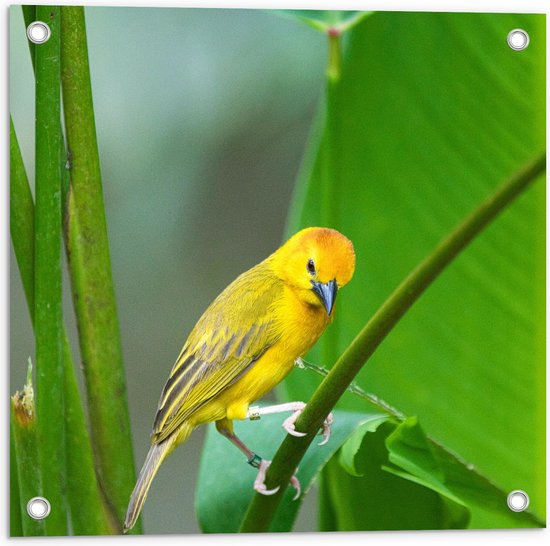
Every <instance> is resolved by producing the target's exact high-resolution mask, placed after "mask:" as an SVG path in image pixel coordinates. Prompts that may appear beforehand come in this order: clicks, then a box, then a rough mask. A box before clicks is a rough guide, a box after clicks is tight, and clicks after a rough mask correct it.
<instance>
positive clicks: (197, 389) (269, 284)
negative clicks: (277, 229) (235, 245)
mask: <svg viewBox="0 0 550 546" xmlns="http://www.w3.org/2000/svg"><path fill="white" fill-rule="evenodd" d="M260 265H261V264H260ZM282 291H283V287H282V284H281V281H279V280H278V279H277V278H276V277H274V276H272V275H268V274H266V272H265V270H264V269H262V268H261V267H259V266H256V268H253V269H251V270H249V271H248V272H247V273H245V274H243V275H241V276H240V277H238V278H237V279H236V280H235V281H234V282H233V283H232V284H230V285H229V286H228V287H227V288H226V289H225V290H224V291H223V292H222V293H221V294H220V295H219V296H218V297H217V298H216V300H214V302H213V303H212V304H211V305H210V307H209V308H208V309H207V310H206V311H205V312H204V314H203V315H202V317H201V318H200V319H199V321H198V322H197V324H196V326H195V328H193V331H192V332H191V334H190V335H189V338H188V339H187V342H186V343H185V345H184V347H183V349H182V351H181V353H180V355H179V356H178V359H177V360H176V363H175V364H174V366H173V368H172V371H171V372H170V377H169V378H168V381H167V383H166V385H165V386H164V389H163V392H162V395H161V398H160V402H159V406H158V410H157V415H156V417H155V423H154V426H153V442H161V441H163V440H165V439H166V438H168V437H169V436H170V435H171V434H172V433H173V432H174V431H175V430H177V429H178V427H179V426H180V425H181V424H182V423H183V422H184V421H185V420H187V419H188V418H189V417H190V416H191V415H193V413H194V412H195V411H197V409H199V408H200V407H201V406H202V405H203V404H205V403H206V402H208V401H209V400H211V399H212V398H213V397H214V396H215V395H217V394H218V393H220V392H221V391H222V390H224V389H225V388H227V387H229V386H230V385H231V384H233V383H234V382H235V381H236V380H237V379H239V377H240V376H241V375H242V374H243V373H245V372H246V371H247V370H248V369H249V367H250V366H252V365H253V364H254V362H256V361H257V360H258V359H259V358H260V356H261V355H262V354H263V353H264V352H265V351H266V350H267V349H268V348H269V347H270V346H271V345H273V344H274V343H275V342H276V341H277V339H278V337H279V335H278V328H277V325H276V319H275V318H274V317H275V315H274V313H273V310H272V305H273V303H274V302H275V301H277V299H278V298H279V297H280V296H281V295H282Z"/></svg>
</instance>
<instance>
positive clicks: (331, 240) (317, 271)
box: [272, 227, 355, 316]
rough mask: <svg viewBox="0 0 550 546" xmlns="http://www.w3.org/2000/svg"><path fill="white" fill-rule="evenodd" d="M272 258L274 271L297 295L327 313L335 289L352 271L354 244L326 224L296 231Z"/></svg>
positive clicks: (332, 301) (328, 312)
mask: <svg viewBox="0 0 550 546" xmlns="http://www.w3.org/2000/svg"><path fill="white" fill-rule="evenodd" d="M272 259H273V265H274V269H275V271H276V273H277V275H278V276H279V277H280V278H281V279H282V280H283V281H284V282H285V283H286V284H287V285H289V286H290V287H292V288H293V289H294V290H295V291H296V292H297V293H298V296H299V297H300V299H302V300H303V301H304V302H306V303H308V304H310V305H313V306H315V307H319V306H323V307H324V308H325V310H326V312H327V315H329V316H330V314H331V312H332V309H333V307H334V302H335V300H336V294H337V292H338V289H339V288H342V286H344V285H345V284H347V283H348V282H349V281H350V279H351V277H352V276H353V272H354V271H355V252H354V250H353V244H352V243H351V241H350V240H349V239H348V238H347V237H344V236H343V235H342V234H341V233H340V232H338V231H336V230H334V229H329V228H319V227H311V228H306V229H303V230H301V231H299V232H298V233H296V234H295V235H293V236H292V237H291V238H290V239H289V240H288V241H287V242H286V243H285V244H284V245H283V246H282V247H281V248H280V249H279V250H277V252H275V254H274V255H273V256H272Z"/></svg>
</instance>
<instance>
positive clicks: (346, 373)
mask: <svg viewBox="0 0 550 546" xmlns="http://www.w3.org/2000/svg"><path fill="white" fill-rule="evenodd" d="M545 167H546V155H545V154H544V153H543V154H541V155H539V156H537V157H536V159H535V160H534V161H533V162H532V163H530V164H529V165H527V166H526V167H525V168H524V169H522V170H521V171H520V172H519V173H517V174H516V175H515V176H513V177H512V178H511V179H510V180H508V181H507V182H505V183H504V184H503V185H502V186H500V187H499V188H498V189H497V190H496V191H495V192H494V193H493V194H492V195H491V196H490V197H489V198H488V199H487V200H486V201H484V202H483V203H482V204H481V205H479V206H478V207H477V208H476V209H475V210H474V211H473V212H472V213H471V214H470V215H469V216H467V217H466V218H465V219H464V220H463V221H462V222H461V223H460V224H459V225H458V226H457V227H456V228H455V229H453V230H452V231H451V232H450V233H449V235H447V237H445V238H444V239H443V240H442V241H441V242H440V243H439V245H437V246H436V247H435V249H434V250H433V251H432V252H431V253H430V254H429V255H428V256H427V257H426V258H425V259H424V260H423V261H422V262H420V263H419V264H418V266H417V267H416V268H415V269H414V270H413V271H412V272H411V273H410V274H409V275H408V276H407V277H406V278H405V279H404V280H403V282H402V283H401V284H400V285H399V286H398V287H397V288H396V289H395V291H394V292H393V293H392V294H391V295H390V296H389V298H388V299H387V300H386V301H385V302H384V303H383V304H382V306H381V307H380V308H379V309H378V311H377V312H376V313H375V314H374V316H373V317H372V318H371V319H370V320H369V321H368V322H367V324H366V325H365V327H364V328H363V329H362V330H361V331H360V332H359V334H358V335H357V337H356V338H355V339H354V340H353V341H352V343H351V344H350V345H349V347H348V348H347V349H346V351H345V352H344V353H343V354H342V356H340V358H339V359H338V360H337V361H336V363H335V365H334V366H333V368H332V369H331V371H330V373H329V374H328V375H327V377H326V378H325V379H324V380H323V382H322V383H321V385H319V387H318V388H317V390H316V391H315V392H314V393H313V396H312V397H311V400H310V401H309V403H308V404H307V406H306V408H305V409H304V411H303V413H302V414H301V415H300V417H299V419H298V420H297V422H296V429H297V430H300V431H307V433H308V434H307V436H305V437H303V438H296V437H293V436H286V437H285V439H284V441H283V443H282V444H281V446H280V447H279V450H278V451H277V453H276V454H275V457H274V458H273V462H272V463H271V466H270V467H269V470H268V472H267V476H266V486H267V488H268V489H272V488H274V487H276V486H277V485H280V484H288V483H289V480H290V478H291V476H292V473H293V472H294V469H295V468H296V467H297V466H298V464H299V463H300V460H301V459H302V457H303V456H304V454H305V452H306V450H307V448H308V447H309V445H310V444H311V442H312V441H313V438H314V437H315V435H316V433H317V431H318V430H319V428H320V427H321V424H322V422H323V420H324V419H325V417H326V416H327V415H328V413H329V412H330V411H331V410H332V408H334V406H335V405H336V402H337V401H338V400H339V399H340V397H341V396H342V395H343V394H344V392H346V389H347V388H348V386H349V385H350V384H351V383H352V381H353V379H354V377H355V376H356V375H357V374H358V373H359V371H360V370H361V368H362V367H363V366H364V364H365V363H366V362H367V360H368V359H369V358H370V356H371V355H372V354H373V353H374V351H375V350H376V349H377V347H378V346H379V345H380V343H381V342H382V341H383V339H384V338H385V337H386V336H387V335H388V334H389V333H390V331H391V330H392V329H393V327H394V326H395V325H396V324H397V323H398V322H399V320H400V319H401V317H402V316H403V315H404V314H405V313H406V312H407V311H408V310H409V309H410V308H411V306H412V305H413V304H414V303H415V302H416V301H417V300H418V298H419V297H420V296H421V294H422V293H423V292H424V291H425V290H426V288H428V286H430V284H431V283H432V282H433V281H434V280H435V279H436V278H437V277H438V275H439V274H440V273H441V272H442V271H443V270H444V269H445V267H446V266H447V265H449V264H450V263H451V262H452V261H453V259H454V258H456V257H457V256H458V255H459V254H460V252H461V251H462V250H463V249H464V248H465V247H466V246H467V245H468V244H469V243H470V242H471V241H472V240H473V239H474V238H475V237H476V236H477V235H478V234H479V233H481V232H482V231H483V229H484V228H485V227H486V226H487V225H488V224H489V223H490V222H491V221H492V220H494V218H495V217H496V216H498V214H500V213H501V212H502V211H503V210H504V209H505V208H506V207H508V206H509V205H510V204H511V203H512V202H513V201H514V199H515V198H516V197H517V196H518V195H520V194H521V193H522V192H523V191H525V190H526V189H527V188H528V187H529V185H530V184H532V183H533V182H534V181H535V180H536V179H537V178H538V177H539V176H541V175H542V174H543V173H544V171H545ZM284 489H285V487H282V488H281V489H280V490H279V492H278V493H277V494H275V495H273V496H270V497H266V496H263V495H259V494H256V495H255V496H254V498H253V499H252V502H251V504H250V506H249V508H248V511H247V513H246V515H245V517H244V520H243V522H242V525H241V529H240V530H241V532H248V533H251V532H252V533H254V532H255V533H257V532H262V531H268V530H269V526H270V524H271V521H272V519H273V515H274V514H275V510H276V508H277V506H278V504H279V502H280V501H281V499H282V495H283V493H284Z"/></svg>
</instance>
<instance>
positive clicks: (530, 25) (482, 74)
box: [285, 12, 546, 527]
mask: <svg viewBox="0 0 550 546" xmlns="http://www.w3.org/2000/svg"><path fill="white" fill-rule="evenodd" d="M517 27H520V28H523V29H525V30H526V31H527V32H528V33H529V34H530V38H531V42H530V45H529V47H528V48H527V49H526V50H525V51H522V52H516V51H513V50H512V49H510V48H509V47H508V45H507V43H506V36H507V34H508V32H509V31H510V30H511V29H513V28H517ZM348 35H349V43H348V48H346V51H345V56H344V59H343V65H342V75H341V79H340V81H339V82H338V83H336V84H335V85H334V86H333V88H332V89H331V97H332V100H333V101H334V102H333V103H331V104H329V105H328V106H329V112H330V113H331V116H333V119H332V121H331V123H330V130H331V134H330V135H327V134H325V133H324V132H323V131H324V129H323V123H322V120H321V123H319V124H318V128H317V132H316V137H314V138H313V142H312V147H311V148H310V150H309V151H308V154H307V156H306V157H307V158H308V160H306V161H305V162H304V166H303V169H302V172H301V175H300V177H299V181H298V186H297V189H296V193H295V199H294V204H293V208H292V211H291V215H290V220H289V222H290V223H289V227H290V231H295V230H297V229H298V228H300V227H302V226H307V225H329V226H332V227H336V228H338V229H340V230H341V231H342V232H343V233H345V234H346V235H347V236H348V237H350V239H351V240H352V241H353V242H354V245H355V247H356V253H357V271H356V274H355V278H354V279H353V280H352V282H351V283H350V285H349V286H347V287H345V288H344V289H343V290H342V291H341V293H339V296H338V297H339V306H338V310H337V318H336V320H335V323H334V324H333V325H332V326H331V327H330V329H329V332H327V334H325V336H324V337H323V338H322V339H321V341H320V342H319V343H318V344H317V346H316V347H315V348H314V350H313V351H312V352H311V354H310V355H309V359H310V360H312V361H314V362H317V363H319V364H324V365H326V366H330V365H331V364H332V362H333V359H334V358H335V356H336V355H338V354H339V353H341V352H342V351H343V350H344V348H345V347H346V346H347V345H348V344H349V342H350V341H351V340H352V339H353V337H354V336H355V335H356V333H357V332H358V331H359V329H360V328H361V327H362V326H363V325H364V323H365V322H366V320H367V319H368V318H369V317H370V316H371V315H372V313H373V312H374V310H375V309H376V308H377V307H378V306H379V305H380V304H381V303H382V302H383V301H384V299H385V298H386V297H387V296H388V295H389V293H390V292H391V291H392V290H393V289H394V288H395V286H396V285H397V284H398V283H399V282H400V281H401V280H402V279H403V277H404V276H405V275H406V274H407V273H408V272H409V271H410V270H411V269H412V268H413V267H414V265H415V264H416V263H418V262H419V261H420V260H421V259H422V258H423V257H424V256H425V255H426V254H427V253H428V252H429V251H430V250H431V249H432V248H433V247H434V246H435V245H436V244H437V242H438V241H439V240H440V239H441V238H442V237H443V236H444V235H445V234H446V233H447V232H448V231H449V230H450V229H451V228H452V227H453V226H454V225H456V224H457V223H458V222H459V221H460V220H461V219H462V218H463V217H464V216H465V215H466V214H467V213H468V212H469V211H471V210H472V209H473V208H474V207H475V206H476V205H477V204H478V203H480V202H481V201H482V200H483V199H484V198H485V197H487V196H488V195H489V194H490V193H491V192H492V191H493V190H494V189H495V188H496V187H497V186H498V185H499V184H501V183H502V182H503V181H504V180H506V179H507V178H509V177H510V176H511V175H512V174H514V173H515V172H516V171H517V170H519V169H520V168H521V167H522V166H523V165H524V164H526V163H527V162H528V161H530V160H531V159H532V158H533V157H534V156H535V155H536V154H537V153H539V152H540V151H541V150H543V149H544V147H545V140H544V126H545V123H544V120H545V115H544V114H545V106H544V100H545V94H544V90H545V84H544V82H545V51H544V48H545V42H546V39H545V18H544V16H543V15H521V14H465V13H462V14H456V13H455V14H451V13H389V12H388V13H375V14H374V15H372V16H371V17H369V18H367V19H365V20H364V21H362V22H361V23H360V24H359V25H357V26H356V27H355V28H353V29H352V30H351V31H350V32H349V33H348ZM329 137H330V138H329ZM328 143H333V144H334V143H337V151H338V153H337V154H335V153H334V149H331V148H330V147H329V146H328V145H327V144H328ZM333 148H334V146H333ZM327 154H330V157H329V158H327ZM327 165H328V166H329V167H328V168H329V169H331V170H329V172H328V173H327V172H326V171H327ZM327 174H328V176H327ZM544 191H545V189H544V185H543V183H542V181H537V182H536V183H535V184H534V186H533V187H531V188H530V189H529V190H528V191H527V192H526V193H525V194H524V195H522V196H521V197H520V198H519V199H518V200H517V201H516V202H515V203H513V204H512V206H511V207H510V208H509V209H508V210H506V211H505V212H504V213H503V214H502V215H501V216H500V217H499V218H497V219H496V220H495V221H494V222H493V223H492V224H491V225H490V226H489V227H488V228H487V229H486V230H485V232H483V233H482V234H481V236H479V237H478V238H477V239H476V240H475V241H474V242H473V243H472V244H471V245H470V246H469V247H468V248H467V249H466V250H465V251H464V252H463V253H462V254H461V255H460V256H459V257H458V259H457V260H455V262H454V263H453V264H451V266H450V267H449V268H448V269H447V270H446V271H445V272H444V273H443V274H442V275H441V277H440V278H439V279H438V280H437V281H436V282H435V283H434V284H433V285H432V286H431V287H430V288H429V289H428V291H427V292H426V293H425V294H424V295H423V296H422V298H421V299H420V301H419V302H418V303H417V304H415V306H414V307H413V308H412V309H411V310H410V311H409V313H408V314H407V315H406V316H405V317H404V318H403V319H402V320H401V322H400V323H399V324H398V326H397V327H396V328H395V329H394V331H393V332H392V333H391V334H390V336H389V337H388V338H387V339H386V340H385V341H384V343H383V344H382V346H381V347H380V348H379V349H378V351H377V352H376V353H375V354H374V356H373V357H372V358H371V360H370V361H369V362H368V364H367V366H365V368H364V370H363V371H362V372H361V374H360V376H359V378H358V383H359V385H360V386H361V387H363V388H364V389H366V390H369V391H372V392H375V393H376V394H378V395H379V396H381V397H382V398H384V399H385V400H387V401H388V402H390V403H391V404H393V405H395V406H396V407H398V408H399V409H400V410H402V411H404V412H405V413H407V414H410V415H412V414H414V415H418V416H419V418H420V419H421V421H422V423H423V425H424V427H425V429H426V430H427V431H428V432H429V433H430V435H431V436H433V437H435V438H438V440H440V441H442V443H443V444H444V445H446V446H448V447H449V448H451V449H452V450H453V451H454V452H457V453H459V454H460V455H461V456H462V457H463V458H464V459H465V460H467V461H469V462H471V463H473V464H474V465H475V466H476V468H477V469H478V470H479V471H480V472H481V473H482V474H484V475H486V476H488V477H489V478H490V479H491V480H492V481H493V482H494V483H496V484H498V485H499V486H501V488H502V489H503V490H504V491H510V490H513V489H523V490H525V491H526V492H527V493H528V494H529V496H530V498H531V507H532V508H533V510H534V511H535V512H536V513H537V514H538V515H539V516H541V517H544V514H545V474H544V461H545V452H544V446H545V417H544V415H545V412H544V408H545V381H544V366H545V347H544V335H545V313H544V301H545V288H544V276H545V255H544V246H545V226H544V222H545V217H544V214H545V208H544V204H545V193H544ZM327 201H328V202H329V204H330V206H329V207H327V206H326V203H327ZM297 375H298V374H295V375H294V377H291V378H290V379H289V380H287V382H286V393H285V396H288V397H289V398H293V399H307V397H308V396H309V395H310V394H311V392H312V390H313V388H314V387H315V385H316V384H317V383H318V381H317V378H316V377H315V376H311V377H308V374H307V373H306V372H302V373H301V374H299V375H300V377H299V378H298V377H297ZM341 406H342V407H345V408H348V409H361V408H363V407H364V403H363V402H362V401H360V400H357V399H354V398H352V397H351V396H346V397H345V398H344V399H343V400H342V402H341ZM365 456H366V455H365ZM355 494H357V492H356V491H353V492H350V495H355ZM469 508H470V509H471V511H472V519H471V526H473V527H491V526H502V525H505V523H503V520H502V518H501V517H500V516H499V515H497V514H496V513H493V512H491V511H490V510H481V509H479V508H477V507H475V506H469Z"/></svg>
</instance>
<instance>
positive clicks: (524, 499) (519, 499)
mask: <svg viewBox="0 0 550 546" xmlns="http://www.w3.org/2000/svg"><path fill="white" fill-rule="evenodd" d="M507 502H508V508H510V510H512V512H523V511H524V510H527V508H528V507H529V495H528V494H527V493H526V492H525V491H522V490H521V489H515V490H514V491H512V492H511V493H510V494H509V495H508V499H507Z"/></svg>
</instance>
